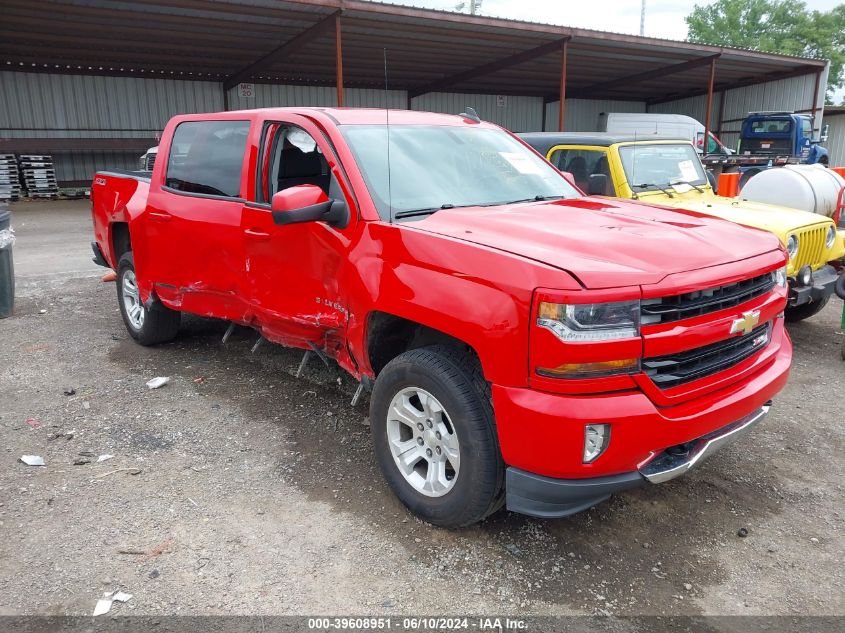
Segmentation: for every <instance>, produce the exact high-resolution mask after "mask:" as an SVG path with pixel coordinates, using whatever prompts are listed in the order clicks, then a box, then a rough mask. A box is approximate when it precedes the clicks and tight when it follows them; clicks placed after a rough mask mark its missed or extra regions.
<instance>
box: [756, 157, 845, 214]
mask: <svg viewBox="0 0 845 633" xmlns="http://www.w3.org/2000/svg"><path fill="white" fill-rule="evenodd" d="M843 187H845V178H843V177H842V176H840V175H839V174H837V173H836V172H835V171H832V170H830V169H826V168H825V167H823V166H822V165H786V166H784V167H773V168H772V169H766V170H763V171H761V172H760V173H759V174H757V175H755V176H752V177H751V178H750V179H749V180H748V182H747V183H745V186H744V187H743V188H742V191H741V192H740V194H739V197H740V198H743V199H745V200H751V201H753V202H767V203H769V204H777V205H780V206H783V207H793V208H796V209H803V210H804V211H812V212H813V213H818V214H820V215H826V216H827V217H833V213H834V211H835V210H836V203H837V199H838V197H839V192H840V191H841V190H842V188H843Z"/></svg>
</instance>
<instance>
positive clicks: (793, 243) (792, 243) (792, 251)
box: [786, 235, 798, 261]
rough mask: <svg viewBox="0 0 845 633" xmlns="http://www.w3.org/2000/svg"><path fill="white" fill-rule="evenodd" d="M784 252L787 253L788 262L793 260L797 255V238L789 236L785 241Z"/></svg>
mask: <svg viewBox="0 0 845 633" xmlns="http://www.w3.org/2000/svg"><path fill="white" fill-rule="evenodd" d="M786 252H787V253H789V260H790V261H792V260H793V259H795V256H796V255H797V254H798V238H797V237H796V236H795V235H790V236H789V239H788V240H786Z"/></svg>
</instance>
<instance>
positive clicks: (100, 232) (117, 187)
mask: <svg viewBox="0 0 845 633" xmlns="http://www.w3.org/2000/svg"><path fill="white" fill-rule="evenodd" d="M150 175H151V174H150V172H148V171H124V170H109V171H98V172H97V173H96V174H95V175H94V182H93V183H92V185H91V216H92V219H93V221H94V239H95V240H96V242H97V245H98V246H99V248H100V252H101V253H102V254H103V258H104V259H105V261H106V263H107V264H108V265H109V266H111V267H112V268H116V267H117V261H116V258H115V254H114V240H113V231H114V224H115V223H122V224H128V223H129V222H130V220H132V219H133V218H135V217H137V216H138V215H140V214H141V213H142V212H143V210H144V208H145V206H146V203H147V193H148V192H149V187H150Z"/></svg>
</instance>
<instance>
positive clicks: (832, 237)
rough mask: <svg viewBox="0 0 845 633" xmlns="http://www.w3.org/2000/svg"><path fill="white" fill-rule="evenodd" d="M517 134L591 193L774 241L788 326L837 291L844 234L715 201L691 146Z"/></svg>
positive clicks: (813, 218) (802, 214)
mask: <svg viewBox="0 0 845 633" xmlns="http://www.w3.org/2000/svg"><path fill="white" fill-rule="evenodd" d="M520 136H521V137H522V138H523V140H525V141H526V142H527V143H529V144H530V145H531V146H532V147H534V149H536V150H537V151H539V152H540V153H541V154H543V155H544V156H545V157H546V158H547V159H548V160H549V161H550V162H551V163H552V164H553V165H554V166H556V167H557V168H558V169H561V170H562V171H565V172H568V173H570V174H571V175H572V177H573V179H574V181H575V184H576V185H578V186H579V187H580V188H581V189H583V190H585V191H587V192H589V193H592V194H598V195H605V196H616V197H619V198H627V199H633V200H639V201H642V202H648V203H651V204H659V205H664V206H671V207H674V208H678V209H687V210H690V211H694V212H697V213H702V214H705V215H712V216H716V217H720V218H723V219H725V220H729V221H731V222H736V223H738V224H743V225H745V226H750V227H754V228H758V229H763V230H766V231H770V232H772V233H774V234H775V235H777V236H778V238H780V240H781V242H782V243H783V244H784V246H786V248H787V251H788V252H789V265H788V269H787V274H788V276H789V279H790V303H789V306H788V308H787V310H786V314H787V318H789V319H790V320H796V321H797V320H801V319H805V318H808V317H809V316H812V315H813V314H816V313H817V312H818V311H819V310H821V309H822V308H823V307H824V306H825V304H826V303H827V302H828V300H829V298H830V296H831V294H832V293H833V289H834V286H835V284H836V280H837V276H838V274H839V273H838V270H839V267H840V260H841V259H842V257H843V255H845V231H837V229H836V225H835V224H834V222H833V220H832V219H830V218H827V217H824V216H820V215H818V214H815V213H810V212H808V211H802V210H799V209H793V208H790V207H782V206H779V205H772V204H763V203H757V202H750V201H747V200H740V199H735V198H724V197H721V196H718V195H716V194H715V193H714V191H713V188H712V186H711V184H710V182H709V180H708V178H707V173H706V171H705V169H704V167H703V165H702V163H701V161H700V160H699V157H698V156H697V154H696V152H695V150H694V149H693V147H692V145H691V144H690V143H689V142H688V141H685V140H680V139H668V138H652V139H649V140H642V139H641V138H640V137H639V136H633V135H612V134H589V133H584V134H581V133H556V132H548V133H546V132H543V133H533V134H521V135H520Z"/></svg>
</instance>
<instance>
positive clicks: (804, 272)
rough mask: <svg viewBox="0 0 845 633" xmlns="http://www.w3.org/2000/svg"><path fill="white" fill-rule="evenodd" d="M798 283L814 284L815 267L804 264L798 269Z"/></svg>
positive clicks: (803, 284) (804, 284) (802, 284)
mask: <svg viewBox="0 0 845 633" xmlns="http://www.w3.org/2000/svg"><path fill="white" fill-rule="evenodd" d="M798 285H799V286H812V285H813V269H812V268H810V267H809V266H804V267H803V268H802V269H801V270H799V271H798Z"/></svg>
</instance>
